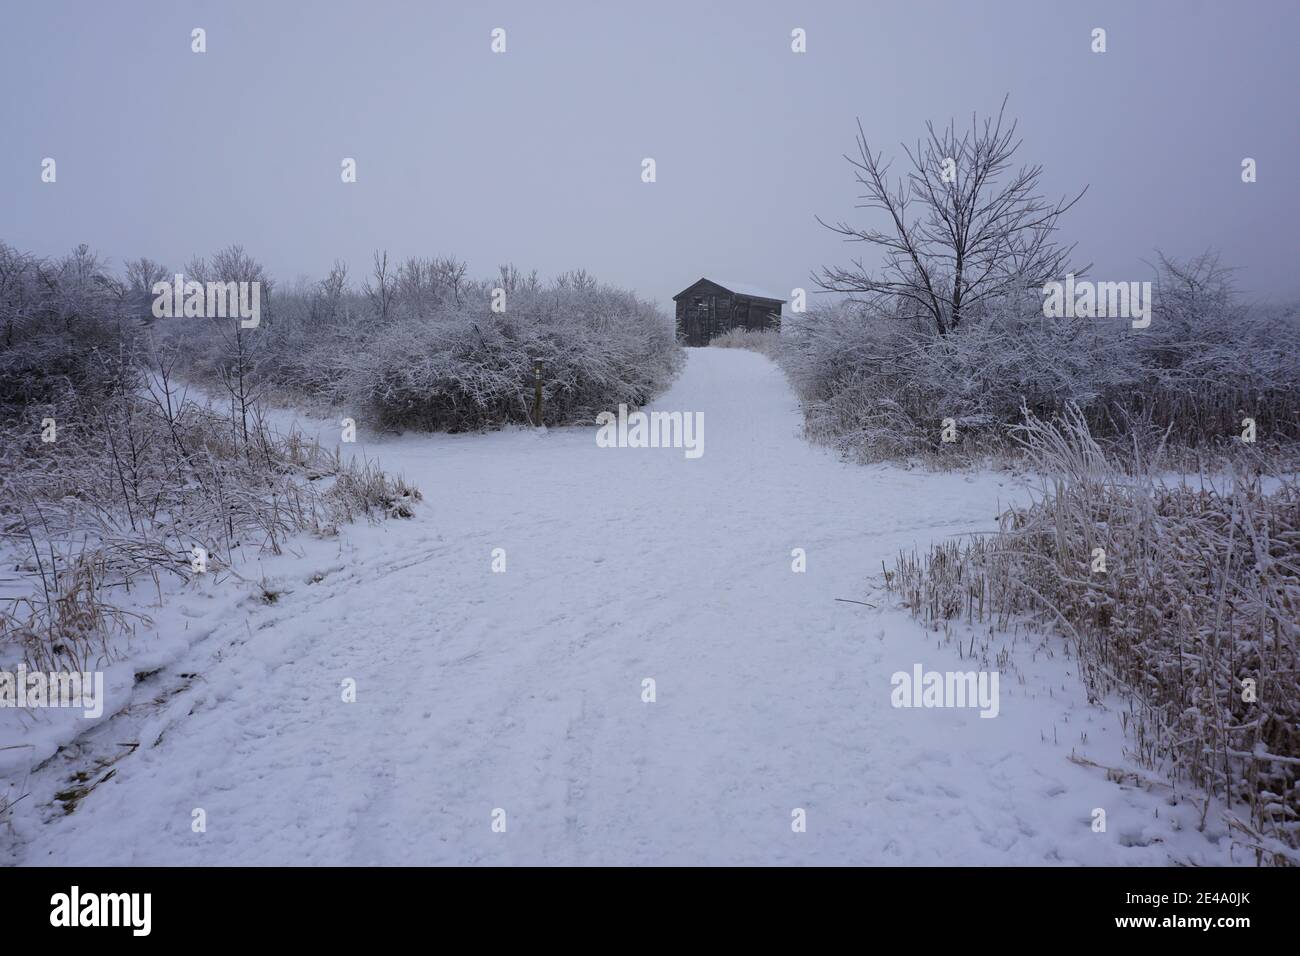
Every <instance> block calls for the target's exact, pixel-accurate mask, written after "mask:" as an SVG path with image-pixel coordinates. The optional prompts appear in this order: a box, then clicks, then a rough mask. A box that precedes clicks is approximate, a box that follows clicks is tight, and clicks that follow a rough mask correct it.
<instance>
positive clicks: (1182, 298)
mask: <svg viewBox="0 0 1300 956" xmlns="http://www.w3.org/2000/svg"><path fill="white" fill-rule="evenodd" d="M782 343H783V345H782V349H781V361H782V364H783V365H784V367H785V368H786V370H787V372H788V373H789V375H790V378H791V381H792V382H793V383H794V385H795V387H796V389H797V391H798V392H799V394H800V396H801V398H802V400H803V404H804V410H805V415H806V419H807V427H808V432H809V435H810V437H813V438H815V439H818V440H821V441H824V442H827V443H829V444H832V445H835V446H837V447H840V448H841V449H843V450H844V451H845V452H847V453H850V454H853V455H856V456H859V457H862V458H864V459H875V458H887V457H896V456H899V455H911V454H916V453H920V452H925V451H932V452H937V451H943V450H945V448H944V446H942V444H941V442H940V430H941V422H942V421H943V420H944V419H948V418H951V419H953V420H954V422H955V423H956V426H957V431H958V434H959V436H960V444H959V445H957V446H948V449H951V450H957V451H965V452H968V453H969V452H972V451H973V452H979V451H981V450H983V449H985V448H986V447H989V446H991V445H995V444H998V443H1002V442H1004V440H1005V435H1006V429H1007V428H1008V427H1011V426H1013V425H1014V424H1015V423H1016V422H1018V421H1019V419H1020V410H1021V407H1022V406H1024V407H1027V408H1028V409H1029V411H1031V412H1032V413H1033V414H1035V415H1037V416H1040V417H1048V418H1050V417H1052V416H1054V415H1059V414H1061V413H1062V412H1063V411H1064V410H1065V409H1066V408H1067V407H1069V406H1077V407H1078V408H1080V409H1081V410H1082V412H1083V415H1084V418H1085V420H1086V421H1087V423H1088V425H1089V428H1090V429H1091V431H1092V434H1093V435H1095V436H1097V437H1098V438H1099V439H1119V438H1123V439H1125V440H1126V441H1127V442H1131V440H1132V438H1133V437H1135V436H1137V437H1140V438H1146V437H1148V436H1155V437H1156V438H1157V439H1161V438H1167V439H1168V440H1169V441H1170V442H1171V443H1174V444H1178V445H1183V446H1189V447H1190V446H1202V445H1208V446H1220V447H1221V446H1225V445H1227V444H1229V443H1231V442H1232V441H1234V440H1235V439H1237V438H1238V436H1240V434H1241V432H1242V427H1243V426H1242V420H1243V419H1244V418H1253V419H1254V420H1255V422H1256V432H1257V435H1258V436H1259V440H1260V441H1261V442H1265V443H1280V442H1295V441H1300V312H1297V310H1296V309H1280V308H1267V307H1247V306H1245V305H1243V304H1241V303H1240V302H1239V301H1238V299H1237V298H1236V296H1235V295H1234V294H1233V292H1232V289H1231V286H1230V285H1229V284H1228V282H1227V277H1226V273H1225V270H1223V269H1222V268H1220V267H1219V266H1218V264H1217V261H1216V260H1214V259H1213V258H1210V257H1201V258H1200V259H1197V260H1194V261H1193V262H1192V263H1190V264H1186V265H1184V264H1180V263H1174V262H1170V261H1168V260H1164V259H1162V260H1161V263H1160V271H1159V282H1158V284H1157V288H1156V290H1155V294H1154V315H1153V319H1152V322H1151V325H1150V327H1149V328H1146V329H1134V328H1132V327H1131V324H1130V323H1129V322H1128V321H1127V320H1123V319H1091V318H1068V319H1049V318H1046V317H1045V316H1044V315H1043V312H1042V308H1041V298H1040V297H1038V296H1035V295H1028V296H1025V297H1023V298H1004V299H1001V300H999V301H996V302H992V303H989V304H987V305H986V306H985V307H983V308H982V309H981V310H980V311H979V312H978V313H975V314H969V315H968V316H967V321H966V322H965V323H964V324H963V327H962V328H961V329H960V330H959V331H955V332H952V333H950V334H948V335H942V336H941V335H936V334H935V333H934V332H933V331H931V330H930V329H928V328H925V327H921V326H918V325H916V324H914V323H910V322H908V321H906V320H902V319H898V318H896V317H894V316H892V315H889V314H888V313H886V312H883V311H881V310H880V309H879V308H873V307H867V306H862V305H855V304H851V303H839V304H837V305H834V306H831V307H827V308H821V309H816V310H812V311H810V312H808V313H807V314H805V315H804V316H802V317H800V320H799V321H798V322H792V323H789V324H788V325H787V328H786V329H785V331H784V334H783V335H782Z"/></svg>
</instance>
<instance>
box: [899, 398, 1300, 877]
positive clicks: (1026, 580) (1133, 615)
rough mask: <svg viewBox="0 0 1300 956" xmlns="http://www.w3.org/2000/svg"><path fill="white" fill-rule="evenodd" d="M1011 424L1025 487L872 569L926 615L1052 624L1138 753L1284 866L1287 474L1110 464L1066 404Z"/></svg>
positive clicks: (1289, 757) (1297, 529) (1290, 508)
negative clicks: (1207, 482) (1031, 498)
mask: <svg viewBox="0 0 1300 956" xmlns="http://www.w3.org/2000/svg"><path fill="white" fill-rule="evenodd" d="M1017 436H1018V437H1019V439H1020V440H1021V441H1022V442H1023V443H1024V445H1025V447H1026V450H1027V453H1028V455H1029V457H1030V460H1031V462H1032V463H1033V465H1034V466H1035V468H1036V470H1037V471H1038V472H1039V473H1040V474H1042V475H1043V476H1045V478H1046V479H1047V480H1049V481H1050V482H1051V484H1050V486H1049V487H1048V488H1047V489H1045V493H1044V495H1043V496H1042V498H1041V499H1040V500H1039V501H1037V502H1036V503H1035V504H1033V505H1031V506H1029V507H1025V508H1013V509H1011V510H1009V511H1007V512H1006V513H1004V514H1003V515H1002V518H1001V528H1000V531H999V532H998V533H997V534H995V535H992V536H987V537H983V538H977V539H975V540H973V541H968V542H962V543H953V542H948V543H944V544H941V545H936V546H934V547H933V548H932V549H931V550H930V552H929V554H928V555H926V556H924V557H920V558H916V557H912V556H903V557H901V558H900V559H899V561H898V563H897V565H896V567H895V570H894V571H893V572H891V573H888V574H887V575H886V581H887V584H888V585H889V586H890V587H891V588H892V589H894V590H896V591H897V592H899V593H900V594H901V595H902V596H903V600H904V602H905V603H906V604H907V605H908V606H909V607H910V608H911V609H912V611H913V613H914V614H916V615H917V616H919V617H923V618H925V619H926V620H927V621H928V622H930V623H933V624H938V623H940V622H943V621H951V620H954V619H957V620H960V619H965V620H966V621H968V622H969V623H970V624H972V625H977V626H979V625H983V626H988V625H991V626H994V627H998V628H1001V629H1007V628H1009V627H1010V626H1013V625H1014V624H1015V623H1016V622H1017V621H1019V620H1020V619H1022V618H1023V617H1024V616H1031V617H1032V618H1034V619H1035V620H1036V621H1037V623H1038V625H1039V626H1040V627H1044V628H1048V629H1055V630H1057V631H1059V632H1061V633H1063V634H1064V635H1065V636H1066V637H1067V638H1068V639H1069V640H1070V641H1071V642H1072V644H1073V648H1074V652H1075V654H1076V656H1077V657H1078V660H1079V662H1080V672H1081V674H1082V677H1083V679H1084V680H1085V681H1086V683H1087V686H1088V688H1089V691H1090V696H1092V697H1093V698H1094V699H1100V698H1102V697H1104V696H1106V695H1108V694H1110V693H1112V692H1119V693H1121V694H1122V695H1123V696H1126V697H1129V698H1131V699H1132V700H1133V701H1134V702H1135V704H1134V706H1132V707H1131V708H1129V709H1128V713H1127V714H1126V725H1127V728H1128V730H1129V731H1130V734H1131V742H1132V747H1133V751H1134V753H1135V755H1136V757H1137V758H1138V759H1139V760H1140V761H1142V762H1143V763H1144V764H1145V765H1146V766H1149V767H1153V768H1156V767H1159V768H1162V769H1164V770H1165V771H1167V772H1168V773H1169V774H1170V775H1171V776H1172V777H1174V778H1181V779H1186V780H1190V781H1192V782H1193V783H1194V784H1195V785H1197V786H1198V787H1200V788H1202V789H1203V790H1205V791H1207V792H1209V793H1213V794H1215V795H1217V796H1219V797H1220V798H1222V799H1223V800H1224V801H1225V802H1226V803H1227V805H1228V810H1227V812H1228V814H1229V822H1230V824H1231V826H1232V828H1233V830H1234V832H1235V833H1236V834H1237V835H1238V838H1239V840H1240V842H1241V843H1242V844H1243V845H1245V846H1247V847H1249V848H1250V849H1251V850H1252V851H1254V852H1255V853H1256V854H1257V858H1258V860H1259V861H1261V862H1266V863H1279V864H1282V863H1289V864H1300V672H1298V671H1297V669H1296V667H1295V662H1296V660H1297V659H1298V655H1300V483H1297V482H1296V480H1295V477H1294V475H1292V474H1289V473H1285V472H1283V473H1279V474H1276V475H1273V476H1272V477H1271V478H1263V479H1261V474H1265V475H1266V474H1267V473H1268V471H1269V468H1268V463H1267V461H1266V460H1264V459H1262V458H1261V459H1258V460H1256V461H1255V462H1253V463H1242V466H1241V467H1240V468H1239V469H1238V470H1237V472H1236V473H1235V474H1234V475H1233V476H1232V478H1231V480H1230V481H1228V482H1226V483H1224V485H1223V487H1219V488H1216V487H1208V486H1207V487H1195V488H1191V487H1186V486H1183V485H1174V486H1167V485H1165V484H1162V483H1161V482H1160V481H1159V480H1158V479H1157V478H1156V477H1155V475H1156V474H1157V472H1158V468H1159V465H1160V462H1159V460H1153V461H1148V462H1145V463H1144V465H1143V466H1142V467H1140V468H1138V469H1137V470H1136V472H1134V470H1133V469H1132V467H1131V466H1128V467H1125V468H1123V469H1121V468H1119V467H1116V466H1115V464H1114V463H1112V462H1111V461H1110V460H1109V459H1108V457H1107V456H1106V454H1105V453H1104V452H1103V450H1102V449H1101V448H1100V447H1099V446H1098V444H1097V443H1096V442H1095V441H1094V439H1093V437H1092V435H1091V434H1090V432H1089V430H1088V425H1087V422H1086V421H1085V420H1084V417H1083V415H1082V413H1081V412H1080V411H1079V410H1078V409H1075V408H1069V409H1067V410H1066V412H1065V413H1064V415H1063V416H1062V417H1061V418H1059V419H1057V420H1055V421H1050V422H1049V421H1042V420H1040V419H1037V418H1035V417H1033V416H1030V417H1029V418H1027V420H1026V423H1025V424H1024V425H1023V426H1021V427H1020V428H1019V429H1018V431H1017ZM1266 482H1267V484H1266ZM1098 549H1101V550H1100V551H1099V550H1098Z"/></svg>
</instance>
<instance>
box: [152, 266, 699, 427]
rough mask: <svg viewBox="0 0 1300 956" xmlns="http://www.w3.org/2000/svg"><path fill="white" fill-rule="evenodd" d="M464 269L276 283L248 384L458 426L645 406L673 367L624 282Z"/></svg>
mask: <svg viewBox="0 0 1300 956" xmlns="http://www.w3.org/2000/svg"><path fill="white" fill-rule="evenodd" d="M464 272H465V270H464V267H463V265H460V264H459V263H456V262H455V260H450V259H445V260H432V261H429V260H418V259H412V260H408V261H407V262H406V263H403V264H402V265H401V266H399V267H398V268H397V269H396V270H390V269H389V268H388V265H387V260H386V258H377V260H376V266H375V272H374V275H373V276H372V277H371V278H370V279H369V280H368V281H367V283H366V285H365V286H364V288H363V290H362V291H361V292H359V293H358V292H355V291H352V290H350V289H349V288H348V286H347V283H346V275H345V273H343V272H342V271H341V267H336V270H335V272H334V273H332V274H331V276H330V277H329V278H328V279H326V280H325V281H324V282H322V283H320V284H319V285H318V286H317V287H314V288H313V287H300V288H298V289H296V290H294V289H291V290H288V291H283V290H282V291H280V292H278V293H277V295H276V299H275V309H274V311H273V313H272V315H271V317H270V319H269V320H268V321H265V322H264V328H260V329H258V330H257V332H258V336H257V337H256V338H257V340H256V342H255V344H253V345H251V346H250V347H251V348H252V354H251V356H250V360H249V370H250V376H251V379H252V381H253V382H254V383H255V387H256V389H258V390H259V391H260V392H262V393H267V392H269V393H271V394H273V395H282V396H285V397H289V398H299V399H306V400H309V401H322V400H323V401H325V402H328V403H330V404H332V405H335V406H337V407H338V408H340V409H342V410H343V411H345V412H348V413H350V414H351V415H353V416H354V417H362V416H364V417H367V418H369V419H370V420H371V421H373V422H374V423H375V424H377V425H379V426H381V427H384V428H392V429H403V428H412V429H424V430H438V431H465V430H476V429H486V428H497V427H500V426H502V425H505V424H509V423H526V424H546V425H557V424H571V423H578V422H589V421H592V420H593V419H594V418H595V416H596V415H597V414H598V413H599V412H601V411H605V410H608V409H611V408H616V407H617V406H618V405H619V404H620V403H626V404H628V405H642V404H644V403H646V402H647V401H649V400H650V399H651V398H652V397H653V396H654V395H655V394H656V393H657V392H659V391H661V390H662V389H663V388H664V387H665V386H666V385H667V384H668V382H669V381H670V380H671V379H672V377H673V376H674V375H675V374H676V372H677V371H678V369H679V368H680V366H681V362H682V360H683V359H682V353H681V350H680V348H679V347H678V346H677V344H676V341H675V338H674V334H673V329H672V325H671V323H670V322H669V320H668V319H667V317H665V316H664V315H663V314H662V313H660V312H659V311H658V310H657V309H656V308H655V307H654V306H653V305H651V304H649V303H645V302H642V301H641V300H639V299H638V298H637V297H636V296H635V295H634V294H632V293H630V292H625V291H622V290H619V289H614V288H611V287H608V286H604V285H600V284H598V283H597V282H595V281H594V280H593V279H592V278H591V277H590V276H588V275H586V274H585V273H581V272H579V273H566V274H564V275H562V276H560V277H559V278H557V279H556V280H555V281H553V282H550V283H543V282H541V281H540V280H538V279H537V277H536V275H531V276H528V277H524V276H521V275H520V274H519V273H518V272H517V271H516V270H514V269H512V268H508V267H507V268H503V269H502V270H501V275H500V277H498V278H497V279H496V280H489V281H469V280H466V279H465V275H464ZM494 301H495V302H496V303H498V307H499V309H500V308H502V307H503V310H494V309H493V303H494ZM186 321H189V322H190V323H193V321H194V320H174V321H173V322H171V323H170V326H169V328H170V331H171V334H173V335H174V336H176V338H177V340H178V343H179V344H180V345H181V346H182V348H183V350H184V353H185V354H186V355H187V357H188V358H187V362H186V374H187V375H189V376H192V377H200V378H201V377H203V376H204V375H205V374H207V375H208V376H209V378H211V376H212V373H211V371H208V372H206V373H205V369H208V370H210V369H211V368H212V367H213V366H212V362H211V356H212V354H214V352H216V351H217V348H218V343H217V342H216V341H215V339H214V337H213V336H212V335H211V334H210V333H209V332H207V331H205V330H204V329H203V328H201V327H195V326H194V325H193V324H190V325H188V326H187V325H186V324H185V322H186ZM539 372H540V379H541V385H542V416H541V421H540V422H535V421H533V419H534V417H535V405H536V386H537V379H538V377H539Z"/></svg>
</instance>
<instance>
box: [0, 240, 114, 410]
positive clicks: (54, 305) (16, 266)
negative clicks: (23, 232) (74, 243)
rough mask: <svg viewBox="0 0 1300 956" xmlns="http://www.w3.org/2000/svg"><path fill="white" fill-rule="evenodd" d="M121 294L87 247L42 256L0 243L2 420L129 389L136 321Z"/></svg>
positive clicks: (0, 396)
mask: <svg viewBox="0 0 1300 956" xmlns="http://www.w3.org/2000/svg"><path fill="white" fill-rule="evenodd" d="M126 292H127V290H126V288H125V287H124V286H123V285H122V284H121V283H120V282H118V281H117V280H116V279H114V278H113V277H112V276H111V275H110V274H109V273H108V271H107V269H106V267H105V265H104V263H103V262H102V261H101V260H100V259H99V258H98V257H96V256H95V255H94V254H93V253H91V252H90V250H89V249H88V248H87V247H86V246H84V245H83V246H79V247H78V248H77V249H75V250H74V251H73V252H72V253H70V254H69V255H67V256H64V257H62V258H60V259H55V260H46V259H40V258H37V257H35V256H31V255H27V254H25V253H21V252H18V251H17V250H15V249H13V248H12V247H10V246H8V245H6V244H4V243H0V418H4V417H9V416H12V415H15V414H17V413H19V412H20V411H22V410H23V409H26V408H32V407H35V406H42V407H44V408H46V409H47V410H49V411H51V412H54V411H55V406H60V407H62V408H63V409H65V410H66V409H67V408H68V407H69V405H70V404H75V403H84V402H91V401H94V400H96V399H98V398H100V397H103V396H106V395H111V394H114V393H120V392H121V391H122V390H124V389H127V388H130V387H131V386H132V385H133V384H134V383H135V375H136V372H137V371H138V369H137V367H136V365H135V364H134V361H133V355H132V348H133V342H134V334H135V332H136V330H137V328H138V325H139V323H138V321H137V320H136V318H135V317H134V315H133V314H132V313H131V311H130V309H129V308H128V304H129V303H128V301H127V299H126ZM55 417H57V415H55Z"/></svg>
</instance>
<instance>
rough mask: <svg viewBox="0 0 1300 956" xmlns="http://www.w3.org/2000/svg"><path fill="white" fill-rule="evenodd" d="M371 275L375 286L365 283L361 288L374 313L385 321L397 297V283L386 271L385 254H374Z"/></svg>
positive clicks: (386, 255) (386, 254)
mask: <svg viewBox="0 0 1300 956" xmlns="http://www.w3.org/2000/svg"><path fill="white" fill-rule="evenodd" d="M373 275H374V279H375V284H374V285H371V284H370V283H369V282H366V283H365V284H364V285H363V286H362V291H363V292H365V294H366V295H367V296H368V297H369V299H370V301H371V302H372V303H373V304H374V307H375V311H376V312H378V313H379V318H380V319H382V320H385V321H387V319H388V313H389V312H390V311H392V308H393V298H394V296H396V295H397V283H396V282H395V281H394V279H393V275H392V273H390V272H389V271H388V253H387V252H385V253H384V254H383V255H382V256H381V255H380V254H379V252H378V251H376V252H375V265H374V270H373Z"/></svg>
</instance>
